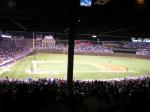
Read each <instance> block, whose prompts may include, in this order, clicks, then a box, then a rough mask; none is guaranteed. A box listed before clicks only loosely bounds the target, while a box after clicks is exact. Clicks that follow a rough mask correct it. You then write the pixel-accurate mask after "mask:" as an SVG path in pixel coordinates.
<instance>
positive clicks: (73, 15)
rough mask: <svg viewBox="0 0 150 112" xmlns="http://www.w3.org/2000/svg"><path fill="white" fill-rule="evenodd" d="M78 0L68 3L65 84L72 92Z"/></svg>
mask: <svg viewBox="0 0 150 112" xmlns="http://www.w3.org/2000/svg"><path fill="white" fill-rule="evenodd" d="M78 8H79V0H70V4H69V41H68V67H67V85H68V93H69V94H71V93H72V86H73V67H74V66H73V65H74V40H75V37H76V36H77V22H78V21H77V18H78V15H77V14H78Z"/></svg>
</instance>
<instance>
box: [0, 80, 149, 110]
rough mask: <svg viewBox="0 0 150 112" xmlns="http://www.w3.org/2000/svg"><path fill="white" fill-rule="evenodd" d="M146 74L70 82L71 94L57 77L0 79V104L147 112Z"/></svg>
mask: <svg viewBox="0 0 150 112" xmlns="http://www.w3.org/2000/svg"><path fill="white" fill-rule="evenodd" d="M149 88H150V77H139V78H137V79H124V80H121V81H117V80H112V81H74V82H73V93H72V94H71V95H69V94H68V93H67V84H66V81H65V80H61V79H39V80H37V81H34V80H32V79H27V80H16V79H8V78H7V77H6V78H3V79H0V101H1V102H0V107H1V112H6V111H21V109H23V110H24V111H36V112H133V111H136V112H145V111H146V112H149V105H150V89H149Z"/></svg>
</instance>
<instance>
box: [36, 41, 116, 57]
mask: <svg viewBox="0 0 150 112" xmlns="http://www.w3.org/2000/svg"><path fill="white" fill-rule="evenodd" d="M38 49H50V50H61V51H64V52H68V45H66V44H63V43H59V44H55V45H49V46H46V47H44V48H42V47H38ZM74 51H75V53H95V54H98V53H113V50H112V48H110V47H106V46H103V45H100V44H98V43H92V42H88V41H87V42H86V41H85V42H84V41H77V42H75V47H74Z"/></svg>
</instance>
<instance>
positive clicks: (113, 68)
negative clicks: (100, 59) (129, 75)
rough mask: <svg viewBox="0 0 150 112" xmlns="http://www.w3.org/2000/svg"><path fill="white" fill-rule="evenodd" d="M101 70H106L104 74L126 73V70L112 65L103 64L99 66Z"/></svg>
mask: <svg viewBox="0 0 150 112" xmlns="http://www.w3.org/2000/svg"><path fill="white" fill-rule="evenodd" d="M101 67H102V68H103V70H106V72H127V71H128V70H127V68H125V67H121V66H118V65H113V64H103V65H101Z"/></svg>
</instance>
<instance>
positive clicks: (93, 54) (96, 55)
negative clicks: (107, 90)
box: [0, 35, 150, 80]
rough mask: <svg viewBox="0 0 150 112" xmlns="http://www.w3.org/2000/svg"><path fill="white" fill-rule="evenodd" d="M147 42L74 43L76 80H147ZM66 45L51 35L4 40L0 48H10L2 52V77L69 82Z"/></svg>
mask: <svg viewBox="0 0 150 112" xmlns="http://www.w3.org/2000/svg"><path fill="white" fill-rule="evenodd" d="M13 41H14V42H16V43H15V44H14V43H13ZM136 41H138V42H136ZM145 41H146V42H141V40H135V39H134V38H132V41H131V42H115V41H99V40H97V41H92V40H75V49H74V51H75V56H74V77H73V78H74V80H111V79H123V78H129V77H130V78H134V77H139V76H148V75H149V74H150V69H149V65H150V59H149V53H150V52H149V50H148V48H149V47H150V44H149V42H147V41H148V40H145ZM6 42H7V43H6ZM9 42H10V43H9ZM8 43H9V44H8ZM12 43H13V45H14V47H13V48H12V46H13V45H12ZM67 43H68V40H58V39H57V40H56V39H55V37H53V36H52V35H45V36H43V37H42V36H40V37H39V36H38V35H37V36H36V35H35V37H34V38H33V39H26V38H25V37H23V36H20V37H15V36H14V37H12V38H10V39H5V38H3V41H1V45H2V46H3V45H6V44H7V45H8V46H5V47H6V48H4V47H2V48H1V60H2V61H1V74H0V77H2V78H4V77H9V78H14V79H28V78H32V79H39V78H60V79H66V77H67V59H68V58H67V53H68V45H67ZM5 53H7V54H5ZM9 53H10V54H9ZM3 57H4V59H3ZM6 57H7V58H6Z"/></svg>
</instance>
